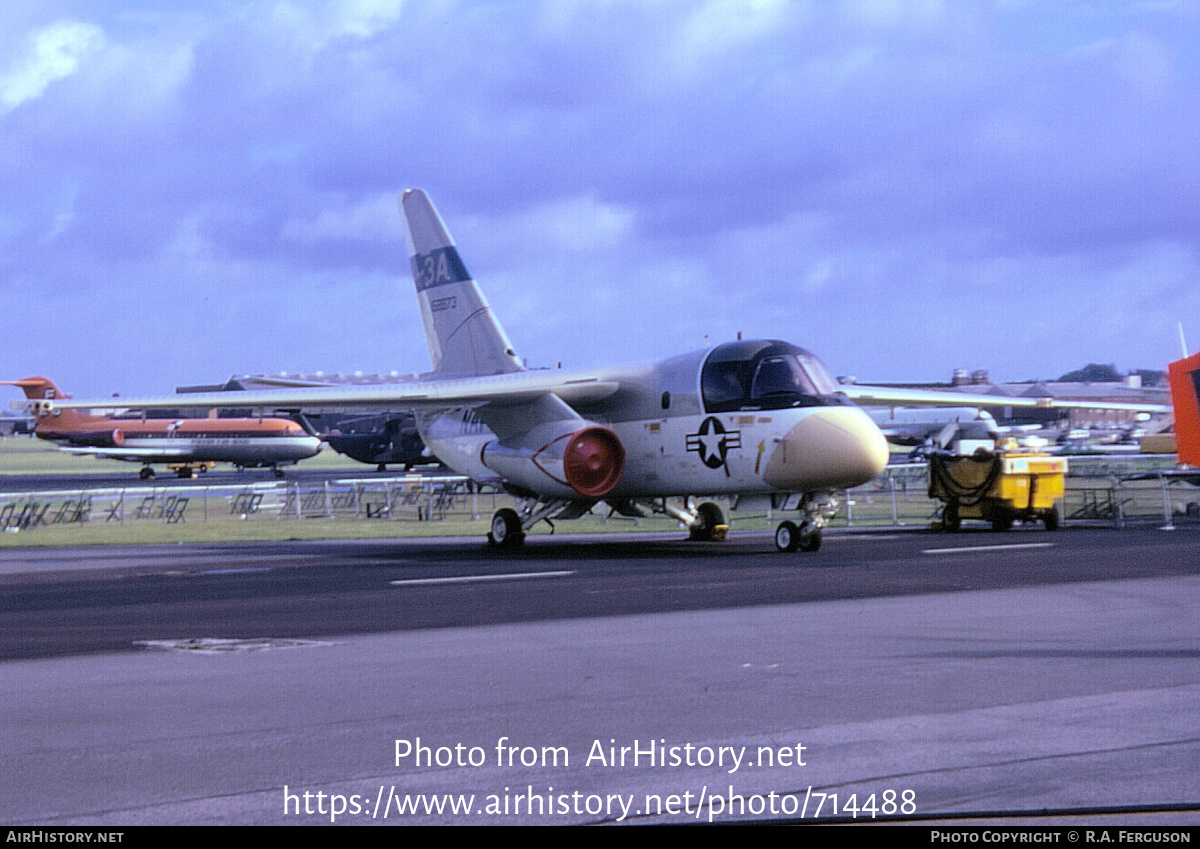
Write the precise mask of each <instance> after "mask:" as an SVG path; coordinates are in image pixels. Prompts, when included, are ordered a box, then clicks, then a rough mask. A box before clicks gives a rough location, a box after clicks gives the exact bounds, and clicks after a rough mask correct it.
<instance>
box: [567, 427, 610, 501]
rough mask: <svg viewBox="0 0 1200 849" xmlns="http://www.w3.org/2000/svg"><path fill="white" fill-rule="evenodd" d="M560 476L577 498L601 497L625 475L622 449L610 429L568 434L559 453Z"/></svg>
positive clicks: (596, 428)
mask: <svg viewBox="0 0 1200 849" xmlns="http://www.w3.org/2000/svg"><path fill="white" fill-rule="evenodd" d="M563 473H564V474H565V475H566V476H567V483H569V484H570V485H571V487H572V488H573V489H574V490H575V491H576V492H578V493H579V494H580V495H586V496H588V497H589V498H602V497H603V496H605V495H608V493H610V492H612V489H613V487H614V486H616V485H617V482H618V481H620V480H621V475H623V474H624V473H625V447H624V446H623V445H621V440H619V439H617V435H616V434H615V433H613V432H612V431H611V430H607V429H605V428H602V427H588V428H584V429H583V430H581V431H579V432H578V433H575V434H572V436H571V439H570V441H569V442H568V443H567V448H566V450H565V451H564V452H563Z"/></svg>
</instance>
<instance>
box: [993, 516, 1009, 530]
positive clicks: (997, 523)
mask: <svg viewBox="0 0 1200 849" xmlns="http://www.w3.org/2000/svg"><path fill="white" fill-rule="evenodd" d="M1012 526H1013V517H1012V516H997V517H996V518H995V519H992V530H993V531H1011V530H1012Z"/></svg>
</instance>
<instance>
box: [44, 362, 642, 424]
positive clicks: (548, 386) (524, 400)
mask: <svg viewBox="0 0 1200 849" xmlns="http://www.w3.org/2000/svg"><path fill="white" fill-rule="evenodd" d="M619 388H620V383H619V382H618V381H614V380H605V379H603V378H601V377H599V376H596V375H588V374H564V373H562V372H560V371H549V370H547V371H523V372H514V373H511V374H497V375H488V376H485V377H465V378H447V379H438V380H422V381H414V382H412V383H401V384H376V385H367V386H345V385H340V386H311V387H292V388H281V389H264V390H248V391H244V392H196V393H187V394H184V395H168V396H165V397H161V398H104V399H100V400H93V401H88V400H76V399H74V398H71V399H65V398H62V399H57V398H56V399H53V400H45V401H37V402H36V404H37V405H38V407H39V408H40V409H41V410H43V411H46V412H49V411H51V410H55V409H62V410H66V409H92V410H154V409H164V408H166V409H177V408H179V407H204V408H209V409H229V408H237V409H244V408H247V407H249V408H251V409H255V410H259V411H262V412H263V413H264V414H267V413H270V412H272V411H285V412H289V413H303V412H310V411H312V412H316V411H320V410H328V409H337V408H347V409H355V410H369V409H379V410H395V409H412V410H425V409H432V410H436V409H450V408H454V407H480V406H483V405H491V406H493V407H504V406H519V405H522V404H529V403H532V402H534V401H536V400H537V399H539V398H542V397H543V396H546V395H550V394H553V395H557V396H558V397H559V398H561V399H562V400H563V401H566V402H567V403H568V404H582V403H588V402H595V401H600V400H603V399H604V398H607V397H609V396H610V395H612V394H613V393H614V392H616V391H617V390H618V389H619Z"/></svg>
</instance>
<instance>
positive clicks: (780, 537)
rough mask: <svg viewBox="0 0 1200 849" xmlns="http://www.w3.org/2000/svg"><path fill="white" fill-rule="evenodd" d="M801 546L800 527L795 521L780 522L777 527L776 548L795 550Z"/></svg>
mask: <svg viewBox="0 0 1200 849" xmlns="http://www.w3.org/2000/svg"><path fill="white" fill-rule="evenodd" d="M799 547H800V529H799V528H797V527H796V523H795V522H788V521H784V522H780V523H779V527H778V528H776V529H775V548H777V549H779V550H780V551H795V550H796V549H797V548H799Z"/></svg>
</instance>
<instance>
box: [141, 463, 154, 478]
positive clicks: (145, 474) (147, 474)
mask: <svg viewBox="0 0 1200 849" xmlns="http://www.w3.org/2000/svg"><path fill="white" fill-rule="evenodd" d="M153 477H154V469H152V468H150V467H149V466H143V467H142V470H141V471H140V472H138V478H139V479H140V480H144V481H148V480H151V479H152V478H153Z"/></svg>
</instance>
